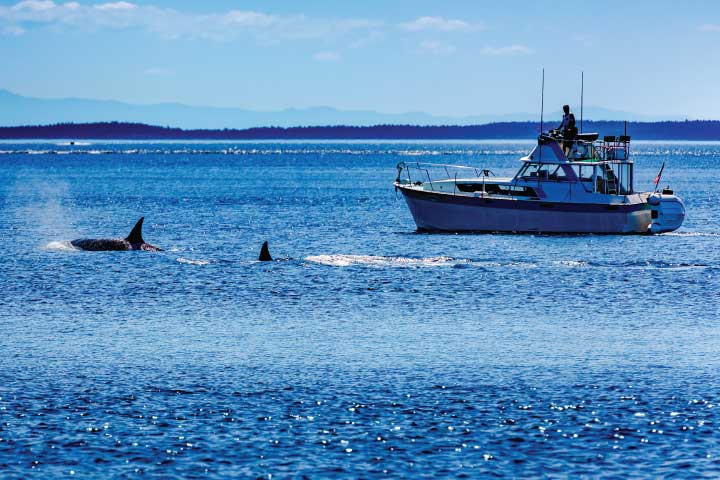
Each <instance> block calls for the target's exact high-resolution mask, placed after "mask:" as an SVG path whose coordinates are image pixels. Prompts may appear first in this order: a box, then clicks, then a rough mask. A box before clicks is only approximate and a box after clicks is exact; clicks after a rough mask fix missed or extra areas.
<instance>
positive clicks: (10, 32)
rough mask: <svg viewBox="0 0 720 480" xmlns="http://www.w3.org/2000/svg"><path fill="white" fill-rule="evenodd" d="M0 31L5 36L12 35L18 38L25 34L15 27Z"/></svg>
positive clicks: (23, 30)
mask: <svg viewBox="0 0 720 480" xmlns="http://www.w3.org/2000/svg"><path fill="white" fill-rule="evenodd" d="M0 31H2V33H3V34H5V35H13V36H15V37H19V36H20V35H23V34H25V29H24V28H22V27H18V26H17V25H10V26H7V27H3V28H2V30H0Z"/></svg>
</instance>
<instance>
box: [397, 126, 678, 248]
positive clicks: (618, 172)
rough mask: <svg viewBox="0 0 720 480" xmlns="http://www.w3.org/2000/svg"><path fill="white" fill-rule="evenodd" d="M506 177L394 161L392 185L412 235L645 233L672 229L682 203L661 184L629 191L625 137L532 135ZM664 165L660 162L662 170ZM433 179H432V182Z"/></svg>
mask: <svg viewBox="0 0 720 480" xmlns="http://www.w3.org/2000/svg"><path fill="white" fill-rule="evenodd" d="M520 161H521V163H522V165H521V166H520V169H519V170H518V171H517V173H516V174H515V176H513V177H512V178H501V177H497V176H495V175H494V174H493V172H491V171H490V170H488V169H482V168H477V167H467V166H460V165H442V164H429V163H420V162H400V163H399V164H398V165H397V170H398V174H397V178H396V179H395V188H396V190H398V191H400V192H401V193H402V195H403V197H404V198H405V200H406V202H407V205H408V207H409V209H410V213H411V214H412V216H413V219H414V220H415V224H416V225H417V229H418V231H426V232H517V233H520V232H537V233H597V234H645V233H663V232H671V231H673V230H676V229H678V228H679V227H680V226H681V225H682V223H683V220H684V219H685V206H684V204H683V201H682V200H681V199H680V198H679V197H678V196H676V195H675V194H674V192H673V191H672V190H671V189H670V188H669V187H668V188H665V189H662V190H658V186H659V182H660V176H661V175H662V169H661V172H660V174H659V175H658V177H657V178H655V185H656V186H655V190H654V191H647V192H636V191H635V190H634V186H633V180H634V178H633V161H632V160H631V159H630V137H629V136H627V135H620V136H605V137H603V139H602V140H599V135H598V134H597V133H580V134H578V135H577V136H576V137H575V138H574V139H572V140H566V139H563V137H562V134H561V133H560V132H559V131H557V130H552V131H549V132H545V133H542V134H540V136H539V137H538V140H537V145H536V146H535V147H534V148H533V149H532V151H531V152H530V153H529V154H528V155H527V156H525V157H523V158H521V159H520ZM663 166H664V165H663ZM433 177H434V178H433Z"/></svg>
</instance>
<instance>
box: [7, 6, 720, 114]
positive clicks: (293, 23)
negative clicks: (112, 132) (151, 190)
mask: <svg viewBox="0 0 720 480" xmlns="http://www.w3.org/2000/svg"><path fill="white" fill-rule="evenodd" d="M719 47H720V2H717V1H710V0H708V1H692V0H687V1H684V2H682V3H680V2H676V1H664V0H655V1H632V2H631V1H627V0H625V1H614V0H609V1H604V2H590V1H573V2H567V1H563V2H559V1H558V2H551V1H544V2H538V1H519V0H518V1H514V0H504V1H492V2H490V1H483V0H468V1H464V0H457V1H452V0H448V1H442V2H440V1H437V0H432V1H430V0H403V1H400V0H397V1H393V0H382V1H381V0H363V1H357V2H351V1H340V0H314V1H312V2H303V1H298V0H295V1H229V0H226V1H219V0H204V1H172V2H170V1H166V0H147V1H145V0H133V1H106V0H77V1H75V0H72V1H63V0H61V1H55V2H54V1H52V0H22V1H18V0H14V1H6V0H0V59H2V68H0V88H3V89H7V90H10V91H12V92H15V93H18V94H21V95H25V96H33V97H41V98H64V97H79V98H93V99H114V100H121V101H126V102H132V103H160V102H180V103H185V104H189V105H202V106H223V107H239V108H246V109H252V110H263V111H273V110H280V109H284V108H306V107H313V106H330V107H335V108H338V109H343V110H374V111H378V112H384V113H401V112H410V111H422V112H427V113H432V114H436V115H450V116H466V115H482V114H505V113H516V112H538V114H539V110H540V90H541V89H540V86H541V75H542V69H543V68H544V69H545V105H546V109H548V110H550V111H557V110H559V108H560V106H561V105H562V104H564V103H570V104H571V105H572V106H573V109H574V110H576V111H577V110H579V108H576V107H575V106H576V105H577V104H578V103H579V100H580V75H581V72H584V77H585V83H584V91H585V105H593V106H599V107H604V108H610V109H615V110H621V111H627V112H634V113H638V114H647V115H662V114H673V115H682V116H685V117H687V118H712V119H718V118H720V48H719Z"/></svg>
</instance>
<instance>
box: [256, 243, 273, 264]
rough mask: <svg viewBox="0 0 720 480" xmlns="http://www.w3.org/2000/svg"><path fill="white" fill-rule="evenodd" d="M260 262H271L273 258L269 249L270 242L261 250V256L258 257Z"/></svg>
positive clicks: (263, 245)
mask: <svg viewBox="0 0 720 480" xmlns="http://www.w3.org/2000/svg"><path fill="white" fill-rule="evenodd" d="M258 260H259V261H261V262H271V261H272V257H271V256H270V249H269V248H268V242H267V241H266V242H265V243H263V244H262V248H261V249H260V256H259V257H258Z"/></svg>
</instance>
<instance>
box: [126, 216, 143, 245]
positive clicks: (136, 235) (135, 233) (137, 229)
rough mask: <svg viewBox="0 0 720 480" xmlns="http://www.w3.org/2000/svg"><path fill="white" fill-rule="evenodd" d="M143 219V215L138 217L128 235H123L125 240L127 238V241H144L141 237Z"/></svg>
mask: <svg viewBox="0 0 720 480" xmlns="http://www.w3.org/2000/svg"><path fill="white" fill-rule="evenodd" d="M143 220H145V217H140V220H138V221H137V223H136V224H135V226H134V227H133V229H132V231H131V232H130V235H128V236H127V237H125V240H127V241H128V242H129V243H145V240H143V238H142V224H143Z"/></svg>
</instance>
